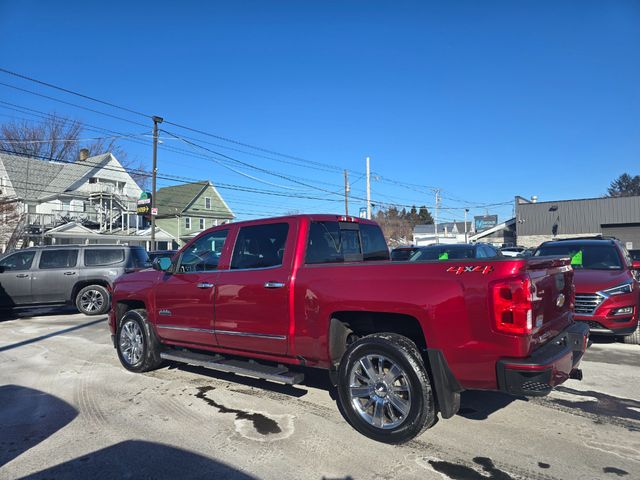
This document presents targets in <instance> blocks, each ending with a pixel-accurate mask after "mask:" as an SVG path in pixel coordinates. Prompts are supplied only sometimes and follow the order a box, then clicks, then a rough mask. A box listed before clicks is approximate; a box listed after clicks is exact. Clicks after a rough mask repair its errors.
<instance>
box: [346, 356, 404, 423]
mask: <svg viewBox="0 0 640 480" xmlns="http://www.w3.org/2000/svg"><path fill="white" fill-rule="evenodd" d="M349 394H350V399H351V404H352V405H353V408H354V409H355V410H356V411H357V412H358V414H359V415H360V417H361V418H362V419H363V420H365V421H366V422H367V423H369V424H370V425H372V426H374V427H376V428H382V429H392V428H395V427H397V426H398V425H400V424H401V423H402V422H404V421H405V420H406V419H407V416H408V414H409V410H411V384H410V383H409V378H408V376H407V374H406V373H405V371H404V370H403V369H402V368H401V367H400V366H399V365H398V364H396V363H395V362H393V361H391V360H389V359H388V358H387V357H385V356H382V355H366V356H364V357H362V358H360V359H359V360H358V361H357V362H354V364H353V365H352V367H351V370H350V372H349Z"/></svg>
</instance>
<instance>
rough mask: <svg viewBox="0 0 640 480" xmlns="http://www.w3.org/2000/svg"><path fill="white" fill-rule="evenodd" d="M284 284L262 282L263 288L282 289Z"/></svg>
mask: <svg viewBox="0 0 640 480" xmlns="http://www.w3.org/2000/svg"><path fill="white" fill-rule="evenodd" d="M282 287H284V283H282V282H264V288H282Z"/></svg>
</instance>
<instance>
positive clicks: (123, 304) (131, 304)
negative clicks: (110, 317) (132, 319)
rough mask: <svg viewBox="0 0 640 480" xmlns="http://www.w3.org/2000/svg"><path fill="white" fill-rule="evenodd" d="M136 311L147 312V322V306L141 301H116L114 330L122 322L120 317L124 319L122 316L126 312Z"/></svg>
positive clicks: (129, 299) (128, 299)
mask: <svg viewBox="0 0 640 480" xmlns="http://www.w3.org/2000/svg"><path fill="white" fill-rule="evenodd" d="M138 309H142V310H146V311H147V321H148V318H149V317H148V314H149V310H148V309H147V305H146V303H145V302H144V301H143V300H137V299H131V298H127V299H122V300H118V301H117V302H116V304H115V313H116V318H115V320H116V328H119V327H120V323H121V322H122V317H124V315H125V314H126V313H127V312H128V311H130V310H138Z"/></svg>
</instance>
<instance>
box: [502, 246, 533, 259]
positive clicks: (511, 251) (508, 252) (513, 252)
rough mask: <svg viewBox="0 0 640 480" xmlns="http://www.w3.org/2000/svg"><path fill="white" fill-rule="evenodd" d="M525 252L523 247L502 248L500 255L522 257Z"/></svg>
mask: <svg viewBox="0 0 640 480" xmlns="http://www.w3.org/2000/svg"><path fill="white" fill-rule="evenodd" d="M526 250H527V249H526V248H525V247H503V248H501V249H500V253H502V255H504V256H505V257H519V256H523V255H524V252H525V251H526Z"/></svg>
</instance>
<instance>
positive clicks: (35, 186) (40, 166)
mask: <svg viewBox="0 0 640 480" xmlns="http://www.w3.org/2000/svg"><path fill="white" fill-rule="evenodd" d="M110 156H111V154H109V153H106V154H103V155H96V156H95V157H90V158H88V159H86V160H84V161H82V162H76V163H64V162H54V161H48V160H40V159H38V158H30V157H26V156H21V155H10V154H6V153H0V162H2V164H3V165H4V167H5V170H6V171H7V175H8V176H9V180H10V181H11V184H12V186H13V188H14V189H15V192H16V196H18V197H19V198H22V199H24V200H38V199H41V198H45V197H50V196H52V195H56V194H59V193H62V192H64V191H66V190H68V189H69V188H70V187H71V186H72V185H73V184H74V183H75V182H77V181H78V180H80V179H82V178H83V177H84V176H85V175H86V174H87V173H88V172H89V171H90V170H92V169H95V168H100V167H102V166H103V165H104V164H105V163H106V162H108V161H109V158H110Z"/></svg>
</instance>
